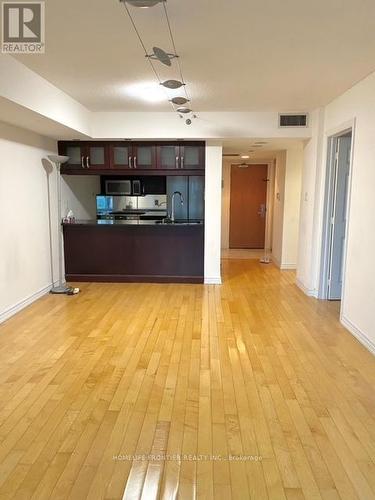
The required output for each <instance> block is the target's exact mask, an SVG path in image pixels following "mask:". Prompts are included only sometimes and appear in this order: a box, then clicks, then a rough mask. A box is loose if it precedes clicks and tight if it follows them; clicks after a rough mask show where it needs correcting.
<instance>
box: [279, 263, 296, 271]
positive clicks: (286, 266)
mask: <svg viewBox="0 0 375 500" xmlns="http://www.w3.org/2000/svg"><path fill="white" fill-rule="evenodd" d="M279 267H280V269H281V270H282V271H294V270H295V269H297V264H281V266H279Z"/></svg>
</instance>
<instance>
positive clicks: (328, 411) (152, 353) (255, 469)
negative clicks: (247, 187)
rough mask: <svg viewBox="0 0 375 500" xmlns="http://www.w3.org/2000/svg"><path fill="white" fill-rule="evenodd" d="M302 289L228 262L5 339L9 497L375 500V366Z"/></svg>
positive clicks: (46, 301)
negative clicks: (199, 279)
mask: <svg viewBox="0 0 375 500" xmlns="http://www.w3.org/2000/svg"><path fill="white" fill-rule="evenodd" d="M294 280H295V275H294V273H293V272H290V271H283V272H280V271H279V270H278V269H277V268H276V267H275V266H273V265H270V266H263V267H262V265H260V264H259V263H258V261H256V260H234V259H230V260H229V259H228V260H223V285H222V286H202V285H180V284H165V285H164V284H140V283H138V284H99V283H92V284H83V285H82V286H81V288H82V293H81V294H80V295H78V296H75V297H67V296H53V295H46V296H45V297H43V298H42V299H40V300H39V301H37V302H36V303H34V304H33V305H32V306H30V307H28V308H27V309H25V310H23V311H22V312H20V313H19V314H17V315H15V316H14V317H13V318H11V319H10V320H8V321H7V322H5V323H3V324H1V325H0V397H1V402H2V405H1V409H0V498H1V499H7V498H17V499H18V498H36V499H38V500H41V499H48V498H53V499H54V500H55V499H59V498H72V499H76V500H82V499H84V498H90V499H104V498H105V499H121V498H122V495H123V493H124V490H125V496H124V498H129V499H130V498H140V497H141V496H142V498H147V499H148V500H149V499H152V498H181V499H183V500H188V499H193V498H215V499H223V500H224V499H225V500H227V499H230V498H234V499H239V500H240V499H241V500H242V499H244V498H253V499H256V500H260V499H263V498H264V499H266V498H269V499H271V500H281V499H283V498H284V499H293V500H294V499H303V498H305V499H307V500H310V499H320V498H322V499H340V498H342V499H349V498H350V499H354V498H357V499H362V500H371V499H373V498H375V463H374V460H375V425H374V424H375V422H374V419H375V400H374V386H375V367H374V358H373V356H372V355H371V354H370V353H369V352H368V351H367V350H366V349H365V348H364V347H363V346H362V345H361V344H360V343H359V342H357V341H356V339H355V338H354V337H353V336H352V335H351V334H349V333H348V332H347V331H346V330H345V329H344V328H343V327H342V326H341V325H340V323H339V321H338V304H337V303H334V302H323V301H317V300H315V299H311V298H308V297H307V296H305V295H304V294H303V293H302V292H301V291H300V290H299V289H298V288H297V286H296V285H295V284H294ZM150 454H152V455H153V456H154V460H152V459H150V458H152V457H150V456H149V455H150ZM229 457H231V459H229ZM133 458H134V460H132V459H133ZM245 492H247V496H246V493H245Z"/></svg>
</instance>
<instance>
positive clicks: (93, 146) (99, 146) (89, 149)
mask: <svg viewBox="0 0 375 500" xmlns="http://www.w3.org/2000/svg"><path fill="white" fill-rule="evenodd" d="M108 146H109V145H108V144H107V143H105V142H88V143H87V144H86V159H85V165H86V168H87V169H92V170H103V169H106V168H109V167H110V165H109V155H108Z"/></svg>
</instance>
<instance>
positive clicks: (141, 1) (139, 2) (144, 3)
mask: <svg viewBox="0 0 375 500" xmlns="http://www.w3.org/2000/svg"><path fill="white" fill-rule="evenodd" d="M164 1H165V0H120V2H122V3H125V2H126V3H128V4H130V5H132V6H133V7H141V8H143V9H146V8H147V7H153V6H154V5H156V4H158V3H162V2H164Z"/></svg>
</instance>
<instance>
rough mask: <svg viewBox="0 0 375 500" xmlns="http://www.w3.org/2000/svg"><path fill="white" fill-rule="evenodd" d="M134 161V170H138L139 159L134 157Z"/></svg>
mask: <svg viewBox="0 0 375 500" xmlns="http://www.w3.org/2000/svg"><path fill="white" fill-rule="evenodd" d="M133 160H134V168H137V157H136V156H134V158H133Z"/></svg>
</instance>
